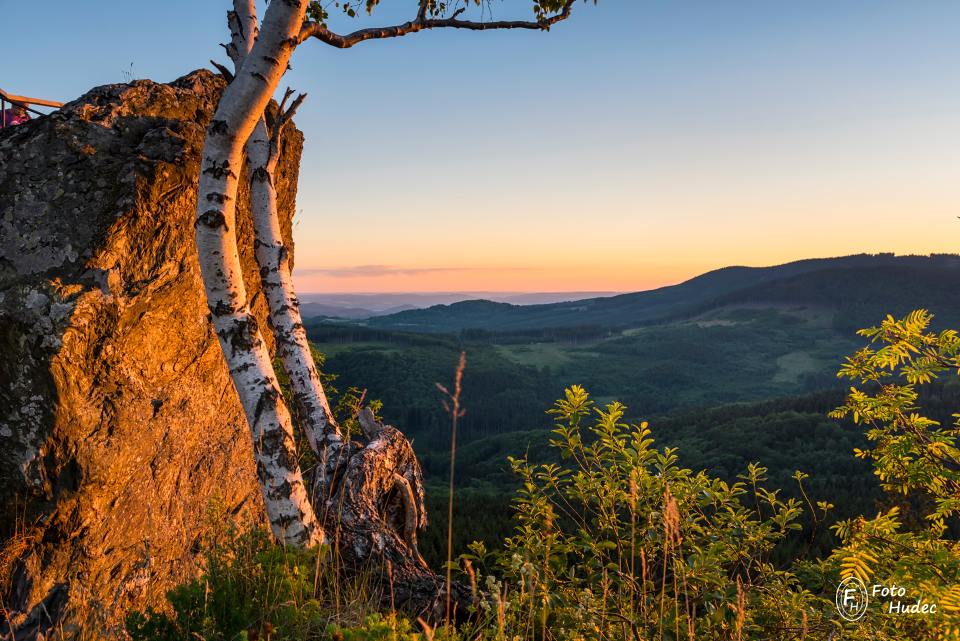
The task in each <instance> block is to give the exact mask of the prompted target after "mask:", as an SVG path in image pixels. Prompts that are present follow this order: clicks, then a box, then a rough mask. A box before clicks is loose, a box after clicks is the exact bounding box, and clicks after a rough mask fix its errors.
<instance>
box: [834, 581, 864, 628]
mask: <svg viewBox="0 0 960 641" xmlns="http://www.w3.org/2000/svg"><path fill="white" fill-rule="evenodd" d="M836 602H837V612H839V613H840V616H842V617H843V618H844V619H846V620H847V621H859V620H860V619H862V618H863V615H865V614H866V613H867V586H865V585H864V584H863V581H861V580H860V579H858V578H857V577H855V576H851V577H847V578H846V579H844V580H843V581H841V582H840V585H838V586H837V599H836Z"/></svg>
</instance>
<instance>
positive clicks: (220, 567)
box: [127, 525, 327, 641]
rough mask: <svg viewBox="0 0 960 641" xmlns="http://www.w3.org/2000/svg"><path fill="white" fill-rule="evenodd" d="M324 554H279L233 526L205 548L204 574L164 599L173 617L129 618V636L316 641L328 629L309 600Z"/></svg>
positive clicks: (258, 536) (169, 640) (256, 532)
mask: <svg viewBox="0 0 960 641" xmlns="http://www.w3.org/2000/svg"><path fill="white" fill-rule="evenodd" d="M323 553H325V551H324V550H320V549H314V550H298V549H294V548H284V547H280V546H276V545H274V544H273V542H272V540H271V539H270V537H269V535H268V534H267V533H266V532H265V531H264V530H262V529H259V528H257V529H252V530H249V531H247V532H244V533H240V532H237V531H236V529H235V528H234V527H233V526H232V525H230V526H228V528H227V530H226V531H225V532H223V533H222V536H218V537H217V538H215V539H214V540H211V541H208V547H207V549H206V552H205V568H204V572H203V574H202V575H201V576H200V577H199V578H197V579H195V580H193V581H190V582H188V583H185V584H183V585H181V586H178V587H176V588H174V589H173V590H171V591H170V592H169V593H168V595H167V598H168V601H169V604H170V610H171V612H170V613H167V612H163V611H158V610H154V609H149V610H147V611H145V612H134V613H131V614H130V615H128V617H127V632H128V633H129V635H130V637H131V638H132V639H134V641H140V640H142V641H148V640H150V641H174V640H181V639H182V640H184V641H186V640H188V639H198V638H200V639H205V640H207V641H215V640H219V639H223V640H225V641H226V640H234V639H252V638H254V637H259V638H265V639H266V638H271V637H272V638H275V639H290V638H309V637H311V636H317V635H319V633H320V632H322V631H323V630H325V629H326V625H327V620H326V618H325V616H324V613H323V612H322V610H321V608H320V607H319V605H320V604H319V602H318V601H317V600H316V599H314V598H313V593H314V576H315V574H314V570H315V568H316V567H317V564H318V561H319V559H318V555H319V554H323Z"/></svg>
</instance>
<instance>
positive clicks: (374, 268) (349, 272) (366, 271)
mask: <svg viewBox="0 0 960 641" xmlns="http://www.w3.org/2000/svg"><path fill="white" fill-rule="evenodd" d="M519 269H523V268H521V267H508V268H506V270H507V271H514V270H519ZM474 271H504V268H493V269H490V268H486V267H393V266H391V265H355V266H353V267H335V268H320V267H308V268H306V269H297V270H296V273H297V275H298V276H329V277H331V278H369V277H376V276H418V275H421V274H436V273H440V272H474Z"/></svg>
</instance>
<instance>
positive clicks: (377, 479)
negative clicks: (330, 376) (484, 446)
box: [314, 408, 474, 621]
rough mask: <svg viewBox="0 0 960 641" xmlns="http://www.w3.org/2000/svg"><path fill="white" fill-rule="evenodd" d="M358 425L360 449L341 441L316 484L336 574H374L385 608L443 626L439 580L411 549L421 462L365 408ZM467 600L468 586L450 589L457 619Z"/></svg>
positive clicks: (419, 521)
mask: <svg viewBox="0 0 960 641" xmlns="http://www.w3.org/2000/svg"><path fill="white" fill-rule="evenodd" d="M359 421H360V426H361V429H362V431H363V436H364V438H365V440H366V443H365V444H361V443H356V442H350V443H344V444H343V445H342V446H341V447H340V449H339V451H337V452H335V453H329V455H328V457H329V460H328V468H330V471H328V472H327V473H326V474H323V475H318V479H317V483H316V485H315V494H314V496H315V497H316V498H315V504H316V511H317V513H318V515H320V517H321V519H322V521H323V524H324V529H325V530H326V532H327V533H328V537H329V540H331V541H333V542H334V545H335V549H334V553H335V554H337V555H338V560H339V562H340V563H341V564H342V567H343V569H344V570H345V571H346V572H348V573H350V572H359V571H369V570H371V569H373V570H374V575H375V576H378V577H379V578H380V580H381V595H382V596H381V600H382V602H383V604H384V605H386V606H389V607H396V608H398V609H403V610H406V611H407V612H409V613H410V614H411V615H413V616H420V617H423V618H425V619H427V620H429V621H438V620H443V619H444V617H445V612H444V609H445V603H446V585H445V584H446V579H445V578H444V577H443V576H441V575H438V574H435V573H434V572H432V571H431V570H430V568H429V567H428V566H427V563H426V561H424V559H423V556H422V555H421V554H420V551H419V550H418V549H417V530H419V529H423V528H424V527H426V525H427V512H426V507H425V504H424V491H423V476H422V473H421V470H420V464H419V462H418V461H417V457H416V455H415V454H414V452H413V448H412V447H411V445H410V442H409V441H408V440H407V438H406V437H405V436H404V435H403V433H402V432H401V431H400V430H398V429H396V428H395V427H393V426H390V425H384V424H383V423H381V422H379V421H377V420H376V419H375V418H374V416H373V413H372V412H371V411H370V410H369V409H368V408H365V409H364V410H363V411H362V412H361V413H360V416H359ZM473 600H474V597H473V595H472V593H471V591H470V589H469V588H468V587H466V586H464V585H463V584H461V583H459V582H455V583H454V585H452V586H451V602H452V604H453V606H452V607H453V608H454V609H455V613H458V614H459V615H460V617H461V618H462V617H463V616H465V615H466V610H467V607H468V606H469V605H470V604H471V603H472V602H473Z"/></svg>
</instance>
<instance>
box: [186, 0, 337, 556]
mask: <svg viewBox="0 0 960 641" xmlns="http://www.w3.org/2000/svg"><path fill="white" fill-rule="evenodd" d="M238 4H239V3H238ZM306 4H307V3H306V0H299V1H295V0H276V1H275V2H271V3H270V5H269V7H268V9H267V12H266V14H265V16H264V20H263V25H262V28H261V30H260V33H259V35H258V37H257V38H256V40H255V42H254V43H253V45H252V47H251V46H249V44H247V45H246V46H245V47H244V50H247V51H249V53H248V54H247V56H246V58H245V59H243V63H242V65H238V71H237V74H236V77H235V78H234V80H233V82H231V83H230V84H229V85H228V86H227V88H226V89H225V90H224V93H223V95H222V97H221V98H220V103H219V104H218V105H217V109H216V112H215V113H214V115H213V119H212V121H211V123H210V126H209V128H208V130H207V135H206V139H205V141H204V149H203V159H202V162H201V170H200V180H199V190H198V196H197V225H196V240H197V252H198V255H199V260H200V271H201V274H202V276H203V281H204V287H205V289H206V294H207V303H208V305H209V309H210V314H211V319H212V322H213V326H214V330H215V331H216V334H217V338H218V339H219V342H220V347H221V349H222V350H223V354H224V358H225V359H226V361H227V365H228V366H229V368H230V374H231V377H232V378H233V382H234V386H235V387H236V390H237V394H238V395H239V397H240V401H241V403H242V404H243V408H244V412H245V414H246V418H247V423H248V424H249V427H250V430H251V433H252V436H253V445H254V452H255V457H256V464H257V474H258V476H259V479H260V484H261V488H262V490H263V496H264V503H265V506H266V511H267V517H268V518H269V520H270V526H271V529H272V531H273V534H274V536H275V537H276V538H277V539H278V540H280V541H283V542H285V543H288V544H292V545H297V546H310V545H313V544H315V543H318V542H322V541H323V529H322V527H321V526H320V524H319V523H318V522H317V520H316V516H315V515H314V510H313V506H312V505H311V503H310V500H309V496H308V493H307V490H306V487H305V485H304V482H303V477H302V475H301V473H300V468H299V465H298V463H297V458H296V446H295V442H294V436H293V426H292V422H291V419H290V413H289V412H288V411H287V408H286V406H285V405H284V403H283V397H282V395H281V394H280V390H279V385H278V383H277V378H276V375H275V373H274V371H273V367H272V365H271V363H270V354H269V352H268V350H267V347H266V344H265V342H264V340H263V336H262V335H261V333H260V328H259V327H258V326H257V322H256V319H255V318H254V316H253V315H252V314H251V313H250V309H249V307H248V304H247V293H246V288H245V287H244V283H243V276H242V273H241V268H240V257H239V254H238V252H237V238H236V196H237V181H238V174H239V172H240V169H241V165H242V162H243V147H244V144H245V143H246V141H247V139H248V138H249V137H250V134H251V133H252V132H253V129H254V127H255V126H256V124H257V122H258V121H259V120H260V118H261V117H262V114H263V112H264V108H265V107H266V105H267V103H268V102H269V100H270V97H271V96H272V95H273V92H274V91H275V90H276V87H277V84H278V83H279V81H280V77H281V76H282V75H283V72H284V71H285V70H286V68H287V62H288V60H289V58H290V54H291V53H292V51H293V49H294V46H295V44H294V40H293V38H294V37H295V36H296V35H297V33H298V32H299V29H300V26H301V24H302V22H303V17H304V13H305V10H306ZM249 6H250V7H251V8H252V3H250V5H249ZM237 18H238V19H237V23H238V24H242V22H243V21H242V19H241V16H239V15H238V16H237ZM246 22H247V24H251V23H255V18H254V19H253V20H246ZM231 30H233V26H232V25H231ZM250 35H252V30H251V34H250ZM246 40H247V43H249V40H250V39H249V38H246ZM235 43H236V35H234V39H233V41H232V42H231V45H235ZM238 53H239V52H238Z"/></svg>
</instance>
